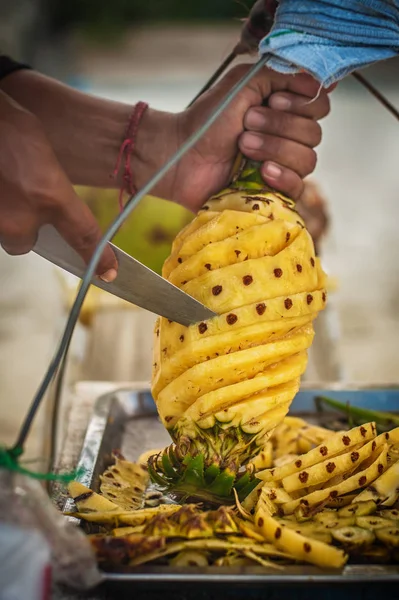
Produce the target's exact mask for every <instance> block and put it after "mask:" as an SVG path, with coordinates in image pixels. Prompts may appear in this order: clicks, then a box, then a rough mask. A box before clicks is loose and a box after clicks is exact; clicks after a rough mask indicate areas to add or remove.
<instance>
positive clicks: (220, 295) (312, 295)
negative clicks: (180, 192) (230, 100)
mask: <svg viewBox="0 0 399 600" xmlns="http://www.w3.org/2000/svg"><path fill="white" fill-rule="evenodd" d="M250 175H251V173H250ZM236 187H237V188H238V189H234V186H233V187H231V188H229V189H227V190H224V191H223V192H221V193H220V194H218V195H216V196H214V197H213V198H211V199H210V200H209V201H208V202H207V203H206V204H205V206H204V207H203V209H202V210H201V211H200V213H199V214H198V216H197V217H196V218H195V219H194V220H193V221H192V222H191V223H190V224H189V225H187V226H186V228H185V229H184V230H183V231H182V232H181V233H180V234H179V235H178V236H177V238H176V240H175V242H174V244H173V247H172V253H171V256H170V257H169V258H168V259H167V261H166V262H165V265H164V269H163V275H164V277H166V278H167V279H168V280H169V281H171V282H172V283H173V284H174V285H176V286H177V287H180V288H181V289H183V290H184V291H185V292H187V293H188V294H190V295H191V296H193V297H194V298H196V299H197V300H199V301H201V302H202V303H204V304H205V305H206V306H208V307H209V308H211V309H212V310H213V311H214V312H216V313H217V315H218V316H216V317H214V318H213V319H210V320H209V321H206V322H203V323H197V324H194V325H191V326H190V327H184V326H182V325H179V324H177V323H172V322H170V321H168V320H167V319H165V318H160V319H158V320H157V323H156V326H155V336H154V337H155V343H154V363H153V378H152V393H153V397H154V399H155V401H156V404H157V409H158V413H159V415H160V417H161V420H162V422H163V424H164V425H165V427H166V428H167V429H168V431H169V433H170V435H171V437H172V439H173V441H174V444H175V446H174V448H173V451H171V452H170V451H168V450H166V451H165V452H164V453H163V454H161V455H158V456H157V457H153V459H152V460H151V459H150V468H149V471H150V475H151V476H152V477H153V478H155V480H156V481H157V483H159V484H161V483H162V481H164V482H165V483H167V484H168V485H170V484H171V482H172V481H178V482H179V485H178V487H179V488H180V490H181V491H182V492H183V490H184V489H185V490H186V491H187V493H191V492H193V490H194V488H195V487H197V488H201V486H202V487H206V492H207V499H209V493H210V491H212V490H213V492H214V494H215V495H217V496H219V497H223V496H226V495H227V496H228V495H229V494H231V492H232V485H233V482H234V478H235V475H236V473H237V471H238V470H239V469H240V467H242V466H243V465H245V464H247V463H249V462H250V461H251V460H252V459H253V458H254V457H255V456H256V455H257V454H258V453H259V452H260V451H261V450H262V449H263V448H264V446H265V444H266V443H267V441H268V439H269V438H270V436H271V434H272V433H273V430H274V429H275V428H276V427H277V426H278V425H279V424H280V423H281V422H282V421H283V419H284V418H285V416H286V415H287V412H288V409H289V406H290V404H291V402H292V399H293V398H294V396H295V394H296V393H297V391H298V389H299V384H300V377H301V375H302V374H303V372H304V370H305V368H306V362H307V349H308V348H309V346H310V345H311V343H312V340H313V336H314V330H313V320H314V319H315V318H316V317H317V315H318V313H319V311H320V310H322V309H323V308H324V306H325V302H326V290H325V284H326V277H325V275H324V273H323V271H322V269H321V266H320V263H319V260H318V259H317V257H316V256H315V251H314V246H313V242H312V239H311V237H310V235H309V233H308V232H307V231H306V229H305V227H304V223H303V221H302V219H301V218H300V216H299V215H298V214H297V212H296V211H295V208H294V203H293V202H291V201H290V200H288V199H287V198H285V197H284V196H282V195H281V194H278V193H274V192H271V191H266V192H265V191H264V189H262V186H260V185H258V186H257V184H256V185H255V184H254V183H253V182H252V183H251V185H249V184H248V180H247V181H244V182H241V183H237V184H236ZM256 187H258V189H259V191H257V190H256V191H254V188H256ZM251 188H252V189H251ZM196 457H201V458H200V459H198V460H197V459H196ZM251 468H252V469H253V465H252V466H251ZM201 469H203V473H202V474H201V473H200V470H201ZM188 472H189V474H188V475H187V473H188ZM162 473H163V474H164V475H165V478H164V479H162ZM183 474H184V475H183ZM183 480H184V481H183ZM239 482H241V483H239ZM234 485H235V486H237V491H238V492H239V491H240V490H239V488H240V489H241V492H242V494H241V496H240V493H239V494H238V495H239V497H240V498H241V497H245V493H248V492H249V491H250V489H252V488H253V485H252V487H251V486H249V482H248V477H247V478H244V477H243V478H242V479H239V480H238V483H237V482H236V483H235V484H234ZM255 485H256V483H255ZM175 489H176V487H175ZM216 490H217V491H216ZM197 491H198V490H197ZM244 492H245V493H244ZM194 497H196V496H195V494H194Z"/></svg>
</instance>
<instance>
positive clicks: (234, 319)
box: [226, 313, 238, 325]
mask: <svg viewBox="0 0 399 600" xmlns="http://www.w3.org/2000/svg"><path fill="white" fill-rule="evenodd" d="M226 321H227V323H228V324H229V325H234V323H237V321H238V317H237V315H235V314H233V313H230V314H229V315H227V317H226Z"/></svg>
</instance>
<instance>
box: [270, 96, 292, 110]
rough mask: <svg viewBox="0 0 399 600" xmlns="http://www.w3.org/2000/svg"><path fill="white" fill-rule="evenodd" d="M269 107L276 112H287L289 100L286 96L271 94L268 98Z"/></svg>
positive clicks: (289, 105)
mask: <svg viewBox="0 0 399 600" xmlns="http://www.w3.org/2000/svg"><path fill="white" fill-rule="evenodd" d="M269 106H270V108H275V109H276V110H288V109H289V108H291V100H289V99H288V98H287V97H286V96H281V95H280V94H273V95H272V96H271V97H270V100H269Z"/></svg>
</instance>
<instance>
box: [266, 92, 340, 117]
mask: <svg viewBox="0 0 399 600" xmlns="http://www.w3.org/2000/svg"><path fill="white" fill-rule="evenodd" d="M268 105H269V107H270V108H272V109H274V110H280V111H287V112H290V113H293V114H295V115H298V116H301V117H306V118H308V119H316V120H319V119H323V118H324V117H326V116H327V115H328V113H329V112H330V100H329V98H328V95H327V94H326V93H325V92H322V93H321V94H320V95H319V96H317V97H316V96H314V99H313V98H309V97H308V96H303V95H300V94H293V93H290V92H276V93H274V94H271V96H270V97H269V100H268Z"/></svg>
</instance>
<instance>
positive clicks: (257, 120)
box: [245, 109, 266, 129]
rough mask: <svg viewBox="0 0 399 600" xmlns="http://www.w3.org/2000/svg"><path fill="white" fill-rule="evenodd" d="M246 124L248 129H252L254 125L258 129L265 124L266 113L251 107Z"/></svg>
mask: <svg viewBox="0 0 399 600" xmlns="http://www.w3.org/2000/svg"><path fill="white" fill-rule="evenodd" d="M245 124H246V126H247V129H251V128H252V127H254V128H256V129H257V128H259V127H264V126H265V124H266V119H265V117H264V115H263V114H262V113H261V112H259V111H258V110H254V109H250V110H249V111H248V112H247V115H246V118H245Z"/></svg>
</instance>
